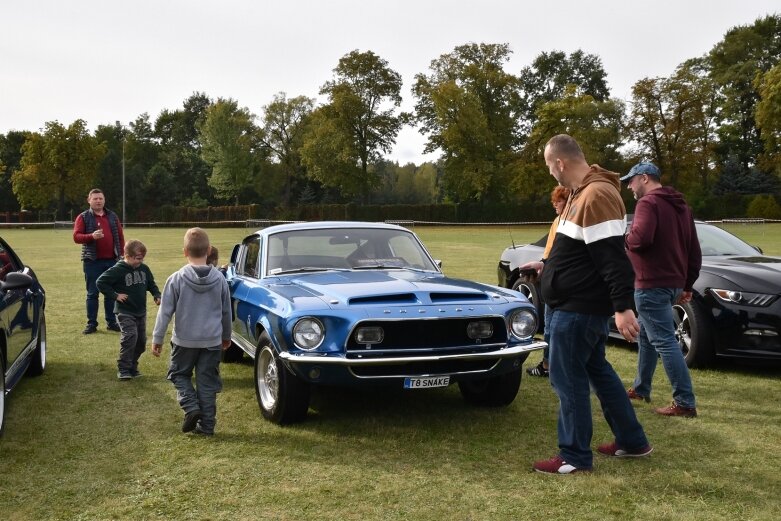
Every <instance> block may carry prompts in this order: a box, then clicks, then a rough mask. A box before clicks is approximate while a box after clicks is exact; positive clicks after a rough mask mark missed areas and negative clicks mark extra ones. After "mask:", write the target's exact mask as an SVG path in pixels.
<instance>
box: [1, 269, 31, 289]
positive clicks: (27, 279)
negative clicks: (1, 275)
mask: <svg viewBox="0 0 781 521" xmlns="http://www.w3.org/2000/svg"><path fill="white" fill-rule="evenodd" d="M32 285H33V278H32V277H31V276H29V275H27V274H26V273H20V272H18V271H14V272H12V273H9V274H8V275H6V276H5V280H4V281H3V282H2V284H0V289H2V290H3V291H9V290H12V289H26V288H29V287H30V286H32Z"/></svg>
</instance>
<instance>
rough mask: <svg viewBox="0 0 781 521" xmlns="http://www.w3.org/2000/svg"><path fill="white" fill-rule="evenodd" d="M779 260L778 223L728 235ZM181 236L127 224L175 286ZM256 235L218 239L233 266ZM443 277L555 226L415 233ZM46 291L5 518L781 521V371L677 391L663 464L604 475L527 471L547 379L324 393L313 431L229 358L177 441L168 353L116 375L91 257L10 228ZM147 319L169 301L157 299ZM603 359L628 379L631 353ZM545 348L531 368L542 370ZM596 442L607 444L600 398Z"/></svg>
mask: <svg viewBox="0 0 781 521" xmlns="http://www.w3.org/2000/svg"><path fill="white" fill-rule="evenodd" d="M729 229H730V230H731V231H733V232H735V233H737V234H738V235H740V236H741V237H743V238H745V239H746V240H747V241H748V242H750V243H752V244H756V245H759V246H761V247H762V248H763V249H764V250H765V252H766V253H770V254H776V255H781V225H780V224H772V225H771V224H765V225H751V226H748V225H731V226H730V227H729ZM183 231H184V230H183V229H146V228H131V229H129V230H127V232H126V237H127V238H138V239H141V240H142V241H144V242H145V243H146V244H147V246H148V248H149V253H148V255H147V264H148V265H149V266H150V267H151V269H152V271H153V272H154V273H155V275H156V277H157V279H158V283H159V284H160V286H161V287H162V284H163V282H164V281H165V279H166V277H167V276H168V275H169V274H170V273H171V272H173V271H174V270H176V269H177V268H178V267H179V266H180V265H181V264H182V263H183V262H184V258H183V257H182V254H181V240H182V235H183ZM250 231H251V230H247V229H213V230H209V233H210V235H211V237H212V242H213V243H214V244H215V245H217V246H218V247H219V249H220V252H221V260H223V261H226V260H227V258H228V257H229V255H230V251H231V249H232V246H233V244H235V243H237V242H239V241H240V240H241V239H242V238H243V237H244V236H245V235H246V234H247V233H249V232H250ZM415 231H416V233H418V235H419V236H420V237H421V238H422V240H423V242H424V243H425V244H426V245H427V246H428V248H429V250H430V252H431V253H432V255H433V256H434V257H435V258H438V259H442V260H443V263H444V270H445V272H446V273H447V274H448V275H451V276H457V277H463V278H469V279H474V280H479V281H482V282H487V283H495V282H496V263H497V261H498V257H499V254H500V252H501V250H502V249H503V248H504V247H505V246H507V245H509V243H510V240H511V239H510V237H511V236H512V240H514V241H515V243H516V244H520V243H524V242H528V241H530V240H536V239H538V238H539V237H541V236H542V235H543V234H544V233H545V232H546V231H547V227H535V228H526V227H521V226H514V227H512V228H508V227H488V228H478V227H442V228H439V227H432V228H426V227H418V228H416V229H415ZM0 233H1V234H2V236H3V237H4V238H5V239H6V240H7V241H8V242H9V243H10V244H11V245H12V246H13V247H14V248H15V249H16V250H17V251H18V252H19V254H20V256H22V258H23V259H24V260H25V262H27V263H28V264H30V265H32V266H33V267H34V269H35V271H36V272H37V274H38V275H39V277H40V279H41V281H42V282H43V284H44V286H45V288H46V290H47V310H46V312H47V322H48V335H49V336H48V366H47V369H46V372H45V374H44V375H43V376H42V377H40V378H34V379H26V380H24V381H23V382H22V383H21V384H20V385H19V386H18V387H17V388H16V389H15V390H14V392H13V393H12V394H11V395H10V396H9V399H8V401H7V420H6V432H5V435H4V437H3V438H2V439H0V518H2V519H4V520H49V519H62V520H93V519H99V520H104V519H105V520H108V519H117V520H125V519H133V520H136V519H139V520H143V519H150V520H152V519H154V520H157V519H166V520H168V519H171V520H257V519H280V520H299V519H319V520H332V519H333V520H337V519H338V520H363V519H388V520H437V521H442V520H483V519H485V520H493V519H502V520H504V519H507V520H515V519H529V520H537V519H539V520H546V521H548V520H567V521H572V520H599V521H605V520H627V519H642V520H643V521H649V520H676V521H677V520H725V521H726V520H729V521H733V520H735V519H741V520H778V519H781V498H779V494H780V493H781V477H779V472H778V469H779V468H781V450H779V449H780V448H781V441H780V440H779V432H781V431H780V430H779V426H780V425H781V409H780V408H779V405H778V398H779V390H780V389H781V385H780V380H779V377H780V376H781V368H778V367H756V366H751V365H745V364H743V365H737V366H736V365H735V364H722V365H720V366H719V367H717V368H715V369H712V370H695V371H693V373H692V377H693V381H694V386H695V391H696V393H697V397H698V409H699V412H700V417H699V418H696V419H692V420H687V419H681V418H663V417H659V416H657V415H655V414H653V413H652V411H651V406H660V405H663V404H666V403H667V402H668V400H669V396H670V391H669V384H668V383H667V381H666V377H665V376H664V371H663V370H662V369H661V367H660V368H659V370H658V371H657V377H656V381H655V395H654V402H653V403H652V404H651V405H646V404H643V405H638V406H637V412H638V416H639V418H640V421H641V422H642V423H643V425H644V427H645V429H646V431H647V433H648V436H649V438H650V440H651V443H652V444H653V445H654V447H655V451H654V453H653V455H652V456H651V457H649V458H644V459H642V460H638V461H626V460H617V461H615V460H609V459H607V458H603V457H599V456H595V469H594V472H593V473H591V474H586V475H574V476H547V475H541V474H537V473H534V472H532V471H531V463H532V462H533V461H534V460H536V459H541V458H547V457H550V456H552V455H554V454H555V453H556V451H557V447H556V413H557V406H558V402H557V399H556V397H555V395H554V393H553V390H552V389H551V387H550V384H549V382H548V380H547V379H535V378H530V377H525V378H524V380H523V383H522V384H521V391H520V394H519V396H518V398H517V399H516V400H515V402H514V403H513V404H511V405H510V406H509V407H507V408H503V409H478V408H473V407H470V406H467V405H466V404H465V403H464V402H463V401H462V399H461V397H460V395H459V392H458V389H457V388H456V387H454V386H451V387H450V388H447V389H434V390H425V391H412V392H404V391H402V390H398V391H382V392H376V393H374V392H368V391H365V390H361V391H359V392H357V393H356V392H349V391H344V390H333V389H328V390H322V391H320V392H316V393H315V394H314V396H313V400H312V410H310V415H309V418H308V420H307V421H306V422H304V423H302V424H299V425H295V426H289V427H279V426H276V425H272V424H270V423H268V422H266V421H264V420H262V418H261V416H260V412H259V409H258V406H257V404H256V402H255V394H254V387H253V375H252V372H253V371H252V365H251V364H250V363H249V362H247V363H244V364H223V366H222V375H223V379H224V391H223V392H222V394H221V395H220V396H219V400H218V425H217V434H216V436H214V437H213V438H206V439H205V438H202V437H196V436H193V435H185V434H182V433H181V432H180V424H181V419H182V413H181V411H180V409H179V407H178V405H177V403H176V399H175V393H174V389H173V386H172V385H171V384H170V382H168V381H167V380H165V372H166V365H167V356H168V355H169V354H170V351H169V349H168V347H167V346H166V349H165V351H164V357H163V358H161V359H155V358H154V357H152V356H151V355H150V354H148V353H147V354H145V355H144V356H143V357H142V358H141V365H140V369H141V371H142V372H143V373H144V377H143V378H141V379H139V380H134V381H130V382H119V381H117V379H116V358H117V352H118V339H119V336H118V334H116V333H109V332H107V331H106V330H105V324H103V323H101V325H100V330H99V332H98V333H97V334H94V335H90V336H83V335H82V334H81V330H82V329H83V327H84V323H85V312H84V288H83V274H82V272H81V263H80V261H79V247H78V246H77V245H75V244H73V242H72V240H71V233H70V231H69V230H3V231H2V232H0ZM149 306H150V312H149V327H150V330H151V326H152V323H153V322H154V315H155V312H156V311H155V310H156V308H155V306H154V304H153V303H152V302H151V299H150V301H149ZM609 357H610V359H611V361H612V362H613V363H614V365H615V367H616V369H617V371H618V373H619V375H620V376H621V377H622V379H623V380H624V382H625V383H627V384H629V383H630V381H631V379H632V377H633V376H634V367H635V363H636V354H635V353H634V352H633V351H632V350H631V349H630V348H629V347H627V346H626V345H618V346H613V347H611V348H610V351H609ZM538 359H539V354H537V353H535V354H532V355H531V359H530V360H529V361H528V362H527V365H528V364H529V363H536V362H537V361H538ZM592 404H593V418H594V441H593V444H594V446H596V445H597V444H598V443H601V442H603V441H609V440H610V439H611V435H610V432H609V429H608V427H607V425H606V424H605V421H604V419H603V418H602V415H601V413H600V411H599V407H598V405H597V402H596V399H594V400H593V401H592Z"/></svg>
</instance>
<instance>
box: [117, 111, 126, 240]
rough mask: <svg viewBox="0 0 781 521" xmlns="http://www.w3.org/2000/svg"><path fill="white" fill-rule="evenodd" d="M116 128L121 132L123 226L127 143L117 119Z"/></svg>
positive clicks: (123, 219)
mask: <svg viewBox="0 0 781 521" xmlns="http://www.w3.org/2000/svg"><path fill="white" fill-rule="evenodd" d="M117 128H118V129H120V131H121V132H122V226H125V224H126V221H125V143H127V134H125V125H123V124H122V123H120V122H119V120H117Z"/></svg>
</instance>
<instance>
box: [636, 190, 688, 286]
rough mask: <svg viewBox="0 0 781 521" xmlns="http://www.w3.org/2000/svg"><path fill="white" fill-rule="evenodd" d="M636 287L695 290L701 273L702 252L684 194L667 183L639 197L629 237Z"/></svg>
mask: <svg viewBox="0 0 781 521" xmlns="http://www.w3.org/2000/svg"><path fill="white" fill-rule="evenodd" d="M626 248H627V250H628V254H629V259H630V260H631V261H632V266H634V269H635V287H636V288H640V289H648V288H683V289H684V290H685V291H691V289H692V285H693V284H694V281H695V280H697V277H699V275H700V266H701V264H702V252H701V250H700V242H699V240H698V239H697V228H696V227H695V226H694V219H693V218H692V213H691V210H690V209H689V207H688V206H687V205H686V202H685V201H684V200H683V195H681V194H680V193H679V192H677V191H675V190H674V189H672V188H670V187H668V186H663V187H661V188H657V189H656V190H651V191H650V192H648V193H646V194H645V195H644V196H643V197H641V198H640V199H638V201H637V206H636V207H635V215H634V218H633V219H632V228H631V229H630V230H629V233H628V234H627V236H626Z"/></svg>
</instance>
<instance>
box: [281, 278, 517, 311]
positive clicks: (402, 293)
mask: <svg viewBox="0 0 781 521" xmlns="http://www.w3.org/2000/svg"><path fill="white" fill-rule="evenodd" d="M269 289H271V290H272V291H274V292H275V293H276V294H278V295H279V296H280V297H284V298H286V299H289V300H291V301H292V300H297V301H298V302H299V303H300V302H301V299H302V298H303V297H310V298H311V297H315V298H318V299H320V300H321V301H322V302H323V303H325V304H326V305H327V306H329V307H332V308H340V307H344V306H347V307H356V306H369V305H377V306H427V305H429V306H430V305H444V304H467V303H470V304H498V303H507V302H509V301H514V300H518V299H517V296H516V295H515V294H514V293H510V292H508V291H507V290H504V289H502V288H498V287H495V286H489V285H485V284H480V283H477V282H471V281H467V280H460V279H451V278H448V277H445V276H443V275H440V274H432V273H423V272H413V271H408V270H383V271H351V272H327V273H308V274H301V275H295V276H289V277H285V278H284V279H281V280H280V281H279V282H277V283H275V284H273V285H272V286H270V288H269Z"/></svg>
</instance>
